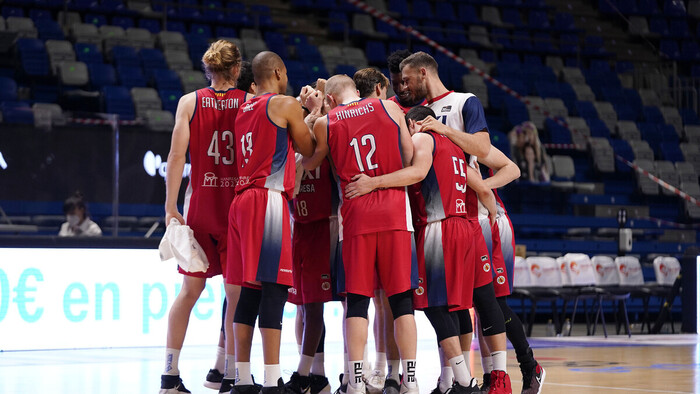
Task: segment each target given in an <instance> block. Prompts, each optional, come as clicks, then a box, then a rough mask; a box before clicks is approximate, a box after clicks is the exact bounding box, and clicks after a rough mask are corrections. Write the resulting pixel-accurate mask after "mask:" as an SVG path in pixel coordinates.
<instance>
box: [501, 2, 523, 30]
mask: <svg viewBox="0 0 700 394" xmlns="http://www.w3.org/2000/svg"><path fill="white" fill-rule="evenodd" d="M501 21H503V23H505V24H509V25H513V26H514V27H516V28H518V27H524V26H525V24H524V23H523V18H522V17H521V16H520V10H519V9H517V8H512V7H502V8H501Z"/></svg>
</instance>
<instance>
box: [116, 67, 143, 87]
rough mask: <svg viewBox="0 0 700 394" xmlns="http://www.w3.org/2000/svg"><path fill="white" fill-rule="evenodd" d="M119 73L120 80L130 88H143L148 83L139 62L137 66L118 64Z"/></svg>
mask: <svg viewBox="0 0 700 394" xmlns="http://www.w3.org/2000/svg"><path fill="white" fill-rule="evenodd" d="M117 74H118V75H119V82H120V83H121V84H122V85H124V86H126V87H127V88H129V89H131V88H134V87H139V88H143V87H146V85H147V84H148V80H147V79H146V76H145V75H144V74H143V70H142V69H141V66H139V65H138V64H137V65H135V66H127V65H123V66H117Z"/></svg>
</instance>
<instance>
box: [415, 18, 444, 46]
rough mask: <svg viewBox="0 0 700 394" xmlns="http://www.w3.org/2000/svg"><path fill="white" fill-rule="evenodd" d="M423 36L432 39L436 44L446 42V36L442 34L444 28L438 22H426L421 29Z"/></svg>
mask: <svg viewBox="0 0 700 394" xmlns="http://www.w3.org/2000/svg"><path fill="white" fill-rule="evenodd" d="M421 30H422V32H423V34H425V35H426V36H428V37H430V38H431V39H433V40H434V41H436V42H444V41H445V34H444V33H443V32H442V30H443V27H442V25H441V24H440V22H436V21H425V22H423V26H422V27H421Z"/></svg>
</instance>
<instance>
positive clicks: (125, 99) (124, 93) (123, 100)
mask: <svg viewBox="0 0 700 394" xmlns="http://www.w3.org/2000/svg"><path fill="white" fill-rule="evenodd" d="M102 99H103V102H104V112H106V113H109V114H117V115H119V117H120V118H121V119H122V120H133V119H134V117H135V112H134V102H133V101H132V99H131V93H130V92H129V89H127V88H126V87H124V86H105V87H104V88H102Z"/></svg>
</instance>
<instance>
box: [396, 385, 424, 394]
mask: <svg viewBox="0 0 700 394" xmlns="http://www.w3.org/2000/svg"><path fill="white" fill-rule="evenodd" d="M407 393H408V394H418V393H420V390H419V389H418V384H416V387H415V388H412V389H411V388H408V387H406V383H403V382H402V383H401V390H399V394H407Z"/></svg>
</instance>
